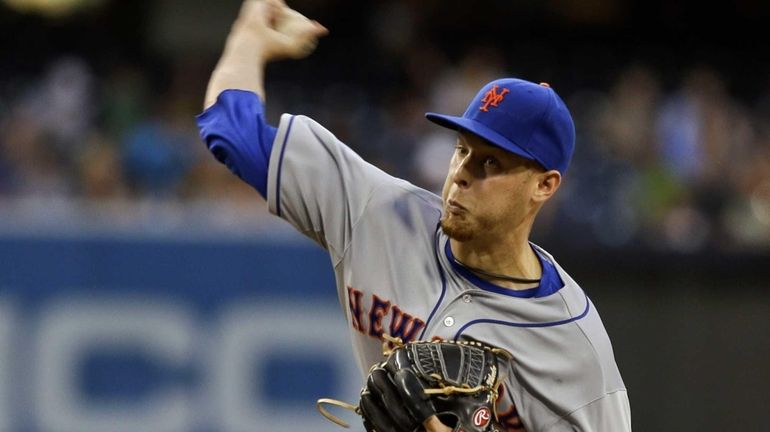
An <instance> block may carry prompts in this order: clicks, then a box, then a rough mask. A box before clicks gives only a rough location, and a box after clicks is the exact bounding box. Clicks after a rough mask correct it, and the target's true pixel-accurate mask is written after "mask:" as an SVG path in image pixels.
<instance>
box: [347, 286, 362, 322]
mask: <svg viewBox="0 0 770 432" xmlns="http://www.w3.org/2000/svg"><path fill="white" fill-rule="evenodd" d="M363 296H364V293H362V292H361V291H359V290H357V289H355V288H353V287H350V286H349V287H348V307H349V308H350V325H352V326H353V328H354V329H356V330H358V331H360V332H361V333H363V332H364V325H363V318H364V310H363V308H362V306H361V297H363Z"/></svg>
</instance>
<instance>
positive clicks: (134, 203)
mask: <svg viewBox="0 0 770 432" xmlns="http://www.w3.org/2000/svg"><path fill="white" fill-rule="evenodd" d="M394 22H401V21H398V20H396V21H394ZM405 35H406V36H405ZM400 37H408V31H406V30H404V29H399V28H395V29H390V30H389V31H384V32H383V34H382V35H380V36H379V39H380V43H381V48H382V50H384V51H385V52H387V51H388V50H389V49H397V47H398V46H399V44H401V45H403V44H404V43H405V41H403V40H399V38H400ZM393 47H396V48H393ZM188 60H189V59H188ZM508 61H509V59H506V57H505V55H504V54H503V53H502V52H500V51H499V50H497V49H495V48H490V47H480V48H476V49H470V50H468V51H467V53H466V54H465V55H463V56H462V57H460V58H456V59H451V60H450V59H448V58H446V57H444V56H442V55H441V54H440V53H439V50H438V49H427V48H425V47H420V46H417V47H413V48H412V49H411V51H410V52H409V54H408V55H405V56H402V57H400V61H399V62H398V64H397V65H398V70H397V71H395V72H394V74H395V75H396V76H398V79H397V80H395V82H397V83H398V84H397V85H395V86H391V87H389V88H386V89H384V90H383V88H382V87H379V86H377V83H376V82H373V80H376V78H373V79H370V80H362V81H360V82H356V81H351V80H343V81H335V80H333V79H327V80H326V81H325V82H323V83H322V84H323V85H321V86H316V87H314V89H313V92H312V94H311V92H308V91H307V90H308V89H307V86H308V84H307V83H305V82H302V81H297V80H291V79H283V78H282V77H281V75H280V74H277V76H275V75H270V77H269V84H268V89H267V91H268V95H269V103H268V118H269V120H271V121H272V122H273V123H274V124H275V123H277V120H278V115H279V114H280V113H281V112H295V113H302V114H307V115H310V116H312V117H314V118H316V119H317V120H318V121H320V122H321V123H322V124H324V125H325V126H326V127H328V128H329V129H330V130H332V131H333V132H334V133H335V134H336V135H337V136H338V137H340V138H341V139H342V140H343V141H345V142H347V143H348V144H349V145H350V146H351V147H353V148H354V149H355V150H356V151H358V152H359V153H360V154H361V155H362V156H364V158H366V159H367V160H369V161H370V162H372V163H374V164H375V165H377V166H380V167H381V168H383V169H385V170H386V171H388V172H390V173H392V174H393V175H396V176H399V177H403V178H406V179H409V180H411V181H412V182H414V183H416V184H419V185H421V186H423V187H425V188H428V189H430V190H433V191H439V190H440V188H441V185H442V183H443V181H444V177H445V175H446V167H447V164H448V161H449V157H450V155H451V153H452V151H453V145H452V144H453V137H452V135H451V134H449V133H447V132H446V131H444V130H442V129H440V128H437V127H435V126H433V125H432V124H431V123H429V122H427V121H425V120H424V118H423V113H424V112H425V111H440V112H446V113H455V114H460V113H462V111H463V110H464V108H465V106H466V104H467V102H468V101H469V100H470V98H472V96H473V95H474V94H475V92H476V91H477V89H478V88H479V87H480V85H482V84H484V83H485V82H487V81H489V80H491V79H494V78H496V77H500V76H506V75H515V73H511V69H515V68H511V67H510V64H509V63H507V62H508ZM211 66H212V64H208V63H206V62H198V63H196V62H190V61H178V62H177V64H176V65H175V66H172V67H171V68H170V73H169V75H170V78H169V80H168V83H166V85H164V86H162V88H161V89H159V88H158V87H157V86H155V87H154V86H153V85H152V76H151V71H150V72H148V71H147V70H146V68H142V67H139V66H138V65H132V64H130V63H125V64H119V65H116V66H113V67H111V68H109V69H108V70H103V71H99V72H98V73H97V72H96V70H95V68H94V67H93V65H91V64H90V63H89V61H88V60H86V59H84V58H81V57H77V56H62V57H59V58H56V59H53V60H52V61H51V62H50V63H49V64H48V66H47V67H46V69H45V71H44V72H43V73H41V74H39V75H37V76H26V77H23V78H18V77H17V78H16V79H14V80H5V82H2V83H0V92H1V94H0V95H1V96H2V98H1V99H0V130H2V134H0V211H2V208H3V206H6V208H7V207H8V206H10V205H11V204H9V203H18V202H36V203H37V205H38V207H39V208H41V209H43V211H46V210H45V209H46V208H50V207H51V206H49V204H47V203H59V204H61V203H69V205H72V206H76V207H78V208H83V209H86V210H84V211H85V212H86V213H87V212H88V211H92V212H99V211H103V210H104V209H105V208H110V209H112V210H111V213H110V214H111V215H113V216H114V217H126V215H130V214H131V213H136V212H141V211H142V209H143V208H145V207H144V206H146V205H147V203H173V204H175V205H180V206H179V208H181V209H189V208H191V206H194V205H197V206H198V208H200V207H201V206H202V207H203V208H205V209H206V211H210V212H213V213H217V212H220V213H222V214H227V215H229V217H230V218H231V221H232V222H233V223H237V220H238V218H239V216H238V215H242V216H243V217H244V218H245V217H247V216H246V215H247V214H249V213H250V212H253V211H254V210H255V208H257V207H259V204H255V203H258V202H259V200H258V199H257V198H256V193H255V192H253V191H251V190H250V189H249V187H247V186H245V185H243V184H241V183H240V182H239V181H238V180H237V179H235V178H234V177H233V176H232V175H230V173H229V172H228V171H227V170H226V169H225V168H224V167H223V166H220V165H219V164H217V163H216V162H215V161H214V160H213V158H211V157H210V156H209V155H208V154H207V152H206V150H205V148H204V146H203V144H202V143H201V141H200V139H199V138H198V131H197V128H196V126H195V122H194V116H195V114H197V113H198V112H199V111H200V109H201V101H202V95H203V91H204V89H205V82H206V79H207V75H208V73H209V71H210V68H211ZM514 72H515V70H514ZM659 73H660V71H658V70H656V69H655V68H654V67H651V66H649V65H646V64H644V63H642V62H632V63H631V64H628V65H626V66H624V67H622V68H620V69H619V72H618V73H617V74H616V75H615V76H614V78H613V79H612V80H611V82H607V83H606V84H605V85H603V86H591V87H587V86H586V87H581V86H579V85H578V86H575V85H574V83H570V85H569V86H565V87H561V88H560V85H559V83H558V82H556V83H552V86H553V87H554V88H555V89H556V90H557V92H559V93H560V94H561V95H562V96H563V97H564V99H565V101H566V102H567V105H568V106H569V107H570V109H571V111H572V113H573V116H574V118H575V121H576V127H577V150H576V153H575V157H574V159H573V163H572V166H571V168H570V170H569V171H568V173H567V175H566V177H565V181H564V183H563V189H562V190H561V191H560V193H559V194H557V199H556V200H555V202H553V203H550V204H549V205H548V206H546V208H545V210H544V213H545V214H543V215H542V217H541V218H540V221H539V224H540V226H539V227H538V228H537V229H536V235H535V237H536V239H542V240H543V241H547V242H561V243H564V244H571V245H575V246H579V247H586V246H588V247H601V248H620V247H625V248H629V247H641V248H652V249H656V250H674V251H681V252H699V251H708V250H713V249H717V250H746V249H767V248H769V247H770V92H767V91H766V92H765V93H764V94H762V93H760V94H757V95H756V97H755V98H753V99H752V100H746V98H738V97H736V96H734V95H733V94H732V93H731V91H730V89H729V88H728V83H727V82H726V80H725V79H724V78H723V77H722V76H720V73H719V71H718V70H716V69H714V68H711V67H709V66H706V65H704V66H697V67H692V68H690V69H689V70H686V71H682V74H681V79H679V81H678V82H677V83H676V84H675V85H673V86H666V85H664V84H663V83H662V81H661V77H660V76H659ZM523 78H527V79H531V80H535V81H537V80H538V77H532V76H523ZM758 90H763V89H761V88H760V89H758ZM383 92H387V93H388V94H383ZM89 209H90V210H89ZM179 211H187V210H179ZM111 217H112V216H111Z"/></svg>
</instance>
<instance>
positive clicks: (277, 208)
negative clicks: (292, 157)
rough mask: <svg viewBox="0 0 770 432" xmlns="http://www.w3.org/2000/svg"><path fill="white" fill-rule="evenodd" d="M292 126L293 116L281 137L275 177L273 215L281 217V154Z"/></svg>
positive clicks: (284, 149)
mask: <svg viewBox="0 0 770 432" xmlns="http://www.w3.org/2000/svg"><path fill="white" fill-rule="evenodd" d="M293 124H294V116H291V120H289V126H288V127H286V135H284V137H283V146H282V147H281V156H280V157H279V158H278V173H277V174H276V177H275V214H276V215H277V216H278V217H281V168H282V167H283V152H285V151H286V143H287V142H288V141H289V134H290V133H291V125H293Z"/></svg>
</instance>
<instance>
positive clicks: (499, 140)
mask: <svg viewBox="0 0 770 432" xmlns="http://www.w3.org/2000/svg"><path fill="white" fill-rule="evenodd" d="M425 117H426V118H427V119H428V120H430V121H432V122H433V123H436V124H437V125H439V126H443V127H445V128H448V129H452V130H456V131H465V132H470V133H472V134H474V135H478V136H479V137H481V138H483V139H485V140H486V141H488V142H489V143H490V144H492V145H494V146H496V147H500V148H502V149H503V150H507V151H509V152H511V153H513V154H515V155H518V156H521V157H523V158H525V159H529V160H533V161H535V162H537V163H541V162H540V161H538V160H537V158H536V157H534V156H533V155H532V154H531V153H530V152H528V151H527V150H525V149H523V148H522V147H519V145H517V144H516V143H515V142H513V141H511V140H509V139H508V138H506V137H504V136H502V135H500V134H499V133H497V132H495V131H493V130H492V129H490V128H488V127H487V126H485V125H483V124H481V123H479V122H477V121H475V120H471V119H468V118H465V117H455V116H449V115H444V114H437V113H431V112H429V113H426V114H425Z"/></svg>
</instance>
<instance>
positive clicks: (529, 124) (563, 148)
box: [425, 78, 575, 174]
mask: <svg viewBox="0 0 770 432" xmlns="http://www.w3.org/2000/svg"><path fill="white" fill-rule="evenodd" d="M425 117H427V118H428V120H430V121H432V122H434V123H436V124H438V125H440V126H443V127H446V128H449V129H453V130H457V131H460V130H462V131H467V132H470V133H473V134H475V135H478V136H479V137H481V138H483V139H485V140H487V141H489V143H491V144H493V145H495V146H497V147H500V148H502V149H504V150H508V151H509V152H511V153H513V154H516V155H518V156H521V157H523V158H526V159H530V160H533V161H536V162H538V163H539V164H540V165H542V166H543V168H545V169H546V170H557V171H559V172H560V173H561V174H564V173H565V172H566V171H567V167H568V166H569V161H570V159H572V153H573V152H574V150H575V124H574V123H573V121H572V116H571V115H570V113H569V110H568V109H567V106H566V105H565V104H564V101H562V100H561V98H560V97H559V95H557V94H556V92H555V91H553V89H552V88H551V86H549V85H548V84H546V83H541V84H535V83H533V82H529V81H525V80H521V79H517V78H503V79H498V80H495V81H492V82H490V83H489V84H487V85H485V86H484V87H483V88H482V89H481V90H480V91H479V92H478V94H477V95H476V97H474V98H473V100H472V101H471V103H470V105H468V109H466V110H465V113H464V114H463V115H462V117H455V116H450V115H445V114H436V113H427V114H425Z"/></svg>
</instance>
